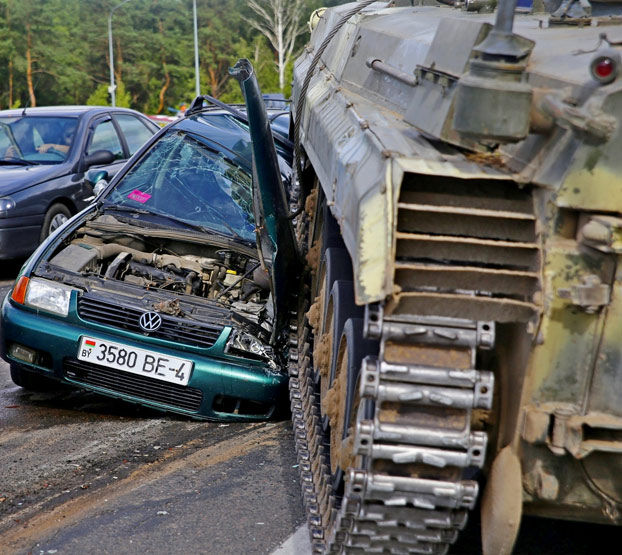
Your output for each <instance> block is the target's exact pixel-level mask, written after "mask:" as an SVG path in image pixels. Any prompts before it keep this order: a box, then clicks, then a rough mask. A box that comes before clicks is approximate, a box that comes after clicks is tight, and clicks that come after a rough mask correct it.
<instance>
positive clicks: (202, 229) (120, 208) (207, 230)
mask: <svg viewBox="0 0 622 555" xmlns="http://www.w3.org/2000/svg"><path fill="white" fill-rule="evenodd" d="M103 208H104V210H118V211H120V212H134V213H136V214H149V215H153V216H159V217H161V218H165V219H167V220H169V221H171V222H175V223H178V224H182V225H183V226H185V227H187V228H189V229H194V230H197V231H200V232H202V233H214V234H216V235H220V236H222V237H230V235H228V234H227V233H223V232H222V231H218V230H216V229H213V228H211V227H209V226H204V225H200V224H193V223H191V222H187V221H186V220H182V219H180V218H176V217H175V216H171V215H169V214H165V213H164V212H156V211H154V210H148V209H146V208H139V207H132V206H125V205H123V204H104V206H103ZM208 208H209V209H210V210H211V211H213V212H212V213H215V214H216V215H217V216H218V217H219V222H220V223H222V224H223V225H224V226H225V227H226V228H227V229H228V230H229V231H230V232H231V234H232V235H233V237H234V239H238V240H239V241H244V242H247V243H252V241H249V240H248V239H244V238H243V237H242V236H241V235H240V234H239V233H237V232H236V231H235V229H233V228H232V227H231V226H230V225H229V224H228V223H227V221H226V220H224V218H223V217H222V216H221V215H220V213H219V212H218V211H217V210H216V209H215V208H212V207H211V206H208Z"/></svg>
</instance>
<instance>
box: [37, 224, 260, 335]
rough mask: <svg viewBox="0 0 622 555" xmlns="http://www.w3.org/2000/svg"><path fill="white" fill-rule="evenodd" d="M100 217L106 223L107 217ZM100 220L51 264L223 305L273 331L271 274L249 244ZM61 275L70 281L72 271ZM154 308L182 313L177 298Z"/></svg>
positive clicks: (80, 232) (100, 280)
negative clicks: (157, 233) (114, 227)
mask: <svg viewBox="0 0 622 555" xmlns="http://www.w3.org/2000/svg"><path fill="white" fill-rule="evenodd" d="M103 219H104V220H105V223H110V219H109V217H106V216H104V217H103ZM98 223H101V222H96V223H94V224H91V223H90V224H87V229H85V228H82V229H80V230H78V232H77V233H76V234H75V235H74V237H73V238H72V240H71V242H70V243H69V244H68V245H67V246H65V247H64V248H63V249H62V250H60V251H59V252H58V253H56V254H55V255H54V256H53V257H52V258H51V259H50V261H49V264H50V268H54V270H55V271H57V270H58V269H62V270H66V271H68V272H71V273H72V274H74V275H75V274H80V275H81V276H82V278H85V277H89V276H95V277H97V278H99V279H98V281H99V282H100V283H104V284H105V283H106V282H109V281H121V282H124V283H126V284H131V285H136V286H139V287H141V288H142V289H146V290H150V291H155V290H158V291H160V292H165V291H166V292H171V293H174V294H177V295H178V294H181V295H192V296H194V297H199V298H202V299H206V300H208V301H212V302H216V303H218V304H220V305H225V306H227V307H229V308H230V309H231V310H232V313H233V314H234V315H235V314H239V315H240V316H242V317H243V319H244V320H246V321H251V322H253V323H254V324H256V325H258V326H261V328H262V329H263V330H264V331H267V332H270V331H271V328H272V307H271V303H269V302H268V300H269V296H270V280H269V277H268V274H267V272H266V270H265V269H264V268H262V266H261V264H260V262H259V261H258V260H257V257H253V256H252V254H254V250H253V249H252V248H246V249H243V248H235V249H233V248H222V247H220V248H219V247H217V246H213V245H210V244H197V243H190V242H186V241H180V240H175V239H162V238H161V237H158V238H152V237H151V236H150V234H149V232H146V233H145V235H144V236H142V235H138V234H137V233H124V232H122V233H102V232H100V231H99V230H98V231H95V229H93V228H97V227H98V225H97V224H98ZM91 226H92V227H91ZM88 228H90V229H88ZM63 280H64V281H68V282H72V281H73V280H72V279H71V277H70V276H67V277H63ZM74 284H75V285H79V284H78V283H74ZM177 295H175V296H177ZM156 308H157V310H159V311H160V312H164V313H170V314H173V315H176V316H181V315H182V314H181V310H180V308H179V303H177V302H176V301H175V299H172V300H171V301H167V302H162V303H160V304H159V305H158V306H157V307H156Z"/></svg>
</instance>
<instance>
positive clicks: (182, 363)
mask: <svg viewBox="0 0 622 555" xmlns="http://www.w3.org/2000/svg"><path fill="white" fill-rule="evenodd" d="M78 360H84V361H85V362H91V363H93V364H99V365H100V366H107V367H108V368H116V369H117V370H123V371H125V372H131V373H132V374H138V375H140V376H150V377H152V378H155V379H156V380H162V381H164V382H170V383H176V384H179V385H187V384H188V380H190V372H191V371H192V365H193V363H192V361H190V360H187V359H185V358H177V357H172V356H168V355H162V354H160V353H155V352H153V351H147V350H145V349H138V348H136V347H129V346H128V345H123V344H122V343H113V342H112V341H103V340H101V339H95V338H94V337H82V340H81V341H80V348H79V350H78Z"/></svg>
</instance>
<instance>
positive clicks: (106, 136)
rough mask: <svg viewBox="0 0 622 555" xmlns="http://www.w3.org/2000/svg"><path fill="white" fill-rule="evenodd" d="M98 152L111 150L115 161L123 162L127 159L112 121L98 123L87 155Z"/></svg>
mask: <svg viewBox="0 0 622 555" xmlns="http://www.w3.org/2000/svg"><path fill="white" fill-rule="evenodd" d="M96 150H109V151H110V152H112V154H113V155H114V159H115V160H123V159H124V158H125V155H124V154H123V147H122V146H121V142H120V141H119V137H118V135H117V131H116V129H115V128H114V125H113V123H112V121H111V120H108V121H104V122H102V123H98V124H97V127H95V130H94V131H93V137H92V138H91V143H90V144H89V147H88V149H87V151H86V153H87V155H88V154H93V152H95V151H96Z"/></svg>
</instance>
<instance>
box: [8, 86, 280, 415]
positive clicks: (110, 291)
mask: <svg viewBox="0 0 622 555" xmlns="http://www.w3.org/2000/svg"><path fill="white" fill-rule="evenodd" d="M203 104H204V102H203V99H202V98H199V99H197V101H195V103H194V104H193V105H192V107H191V109H190V110H189V111H188V112H187V115H186V116H185V117H184V118H182V119H180V120H179V121H177V122H175V123H173V124H171V125H169V126H168V127H166V128H165V129H162V130H161V131H160V132H158V133H157V134H156V135H155V136H154V137H153V138H152V139H151V140H150V141H148V142H147V143H146V144H145V145H144V146H143V147H142V148H141V149H140V150H139V151H138V152H137V153H136V154H135V155H134V156H133V157H132V159H131V160H130V161H129V162H128V164H127V165H126V166H125V167H124V168H123V169H122V170H121V171H119V173H118V174H117V175H116V176H115V177H114V179H112V180H111V181H110V184H107V183H106V181H105V180H103V181H101V182H100V183H98V186H97V187H96V189H97V188H99V189H102V188H103V191H102V192H100V193H99V196H98V197H97V199H96V201H95V202H94V203H93V204H92V205H91V206H89V207H88V208H86V209H85V210H84V211H82V212H81V213H79V214H78V215H77V216H75V217H73V218H72V219H71V220H69V221H68V222H66V223H65V224H64V225H63V226H62V227H61V228H60V229H59V230H57V231H56V232H55V233H54V234H53V235H52V236H51V237H50V238H48V239H47V240H46V241H45V242H44V243H43V244H42V245H41V246H40V247H39V248H38V249H37V250H36V251H35V253H34V254H33V255H32V257H31V258H30V259H29V260H28V261H27V263H26V264H25V265H24V267H23V268H22V270H21V271H20V274H19V276H18V278H17V280H16V283H15V286H14V288H13V290H12V291H11V292H10V293H9V295H8V296H7V298H6V299H5V300H4V303H3V305H2V341H1V351H2V352H1V354H2V357H3V358H4V360H6V361H7V362H8V363H9V365H10V371H11V376H12V379H13V381H14V382H15V383H16V384H18V385H20V386H22V387H26V388H44V387H46V386H47V385H48V384H49V383H51V381H53V380H55V381H60V382H63V383H65V384H69V385H72V386H76V387H80V388H83V389H87V390H92V391H95V392H98V393H101V394H103V395H108V396H111V397H116V398H121V399H124V400H127V401H133V402H137V403H140V404H143V405H146V406H150V407H154V408H157V409H161V410H166V411H172V412H176V413H182V414H187V415H190V416H193V417H196V418H204V419H221V420H222V419H227V420H236V419H237V420H244V419H254V420H261V419H267V418H269V417H271V416H272V415H273V413H274V411H275V408H276V407H277V404H278V401H279V399H280V398H282V396H283V395H282V394H283V393H284V391H285V390H284V388H285V387H286V382H287V373H286V357H287V350H286V348H285V347H286V345H287V324H288V323H287V320H286V318H283V317H281V316H279V315H280V314H283V313H284V312H283V309H282V306H280V305H283V303H284V302H285V299H286V296H287V295H288V294H289V293H288V292H287V284H283V283H280V284H279V283H277V281H278V280H275V276H274V268H275V266H277V265H278V264H279V260H278V252H277V248H276V244H277V239H278V237H276V235H274V234H273V233H272V232H271V231H270V230H271V229H273V226H271V225H270V222H268V225H264V224H265V223H266V222H263V221H262V220H261V218H262V217H263V216H261V215H258V214H257V211H256V207H257V206H259V205H261V202H262V201H261V197H262V187H264V189H263V192H264V193H265V192H266V191H267V190H268V191H269V190H270V188H272V189H273V192H274V191H277V192H278V194H279V195H281V196H280V197H279V202H281V206H285V205H286V203H287V195H288V190H289V187H290V185H291V183H290V179H291V178H290V163H291V150H290V149H291V144H290V143H289V141H288V140H287V138H286V137H283V136H280V135H279V132H278V131H276V130H275V132H274V135H275V137H276V138H277V139H278V140H277V150H278V152H279V155H278V156H277V155H276V153H275V156H274V161H275V163H276V165H275V164H273V168H272V169H273V170H274V171H276V172H278V181H279V183H276V184H275V183H274V182H272V183H268V184H267V185H266V183H267V182H266V171H265V169H262V168H263V165H264V161H263V160H262V161H260V162H259V163H253V162H254V160H253V157H254V156H263V157H265V153H264V154H261V153H259V154H258V153H257V152H254V150H253V148H254V146H255V145H253V141H251V135H250V133H249V128H248V125H247V124H248V120H247V119H246V118H247V116H246V112H244V113H243V112H241V111H239V110H236V109H232V108H228V107H226V106H225V107H224V108H223V107H220V108H214V107H213V106H211V107H205V106H203ZM263 113H264V116H265V111H264V112H263ZM249 115H250V114H249ZM280 116H281V114H280V113H272V114H271V115H270V117H271V119H272V121H273V123H274V122H276V121H277V120H278V119H279V117H280ZM262 117H263V116H262ZM265 122H266V129H269V127H268V119H267V118H266V119H265ZM275 129H277V127H275ZM269 133H270V132H268V134H269ZM264 140H265V141H264ZM259 142H265V145H262V144H260V145H257V146H258V148H263V147H265V146H266V145H267V146H268V148H270V147H271V148H272V151H273V152H274V146H273V143H272V139H271V137H268V136H266V137H263V138H262V140H261V141H259ZM253 166H255V171H254V172H253ZM275 168H276V169H275ZM253 175H254V177H253ZM273 175H274V173H273ZM106 177H107V176H106V175H105V172H100V174H99V175H98V176H96V177H92V179H93V181H94V182H95V181H96V180H97V179H101V178H106ZM262 180H263V181H262ZM262 182H263V183H264V185H261V184H262ZM102 185H103V187H102ZM266 186H267V187H268V189H265V187H266ZM265 198H267V197H265V196H264V199H265ZM268 212H270V210H268ZM281 212H282V210H281Z"/></svg>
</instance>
